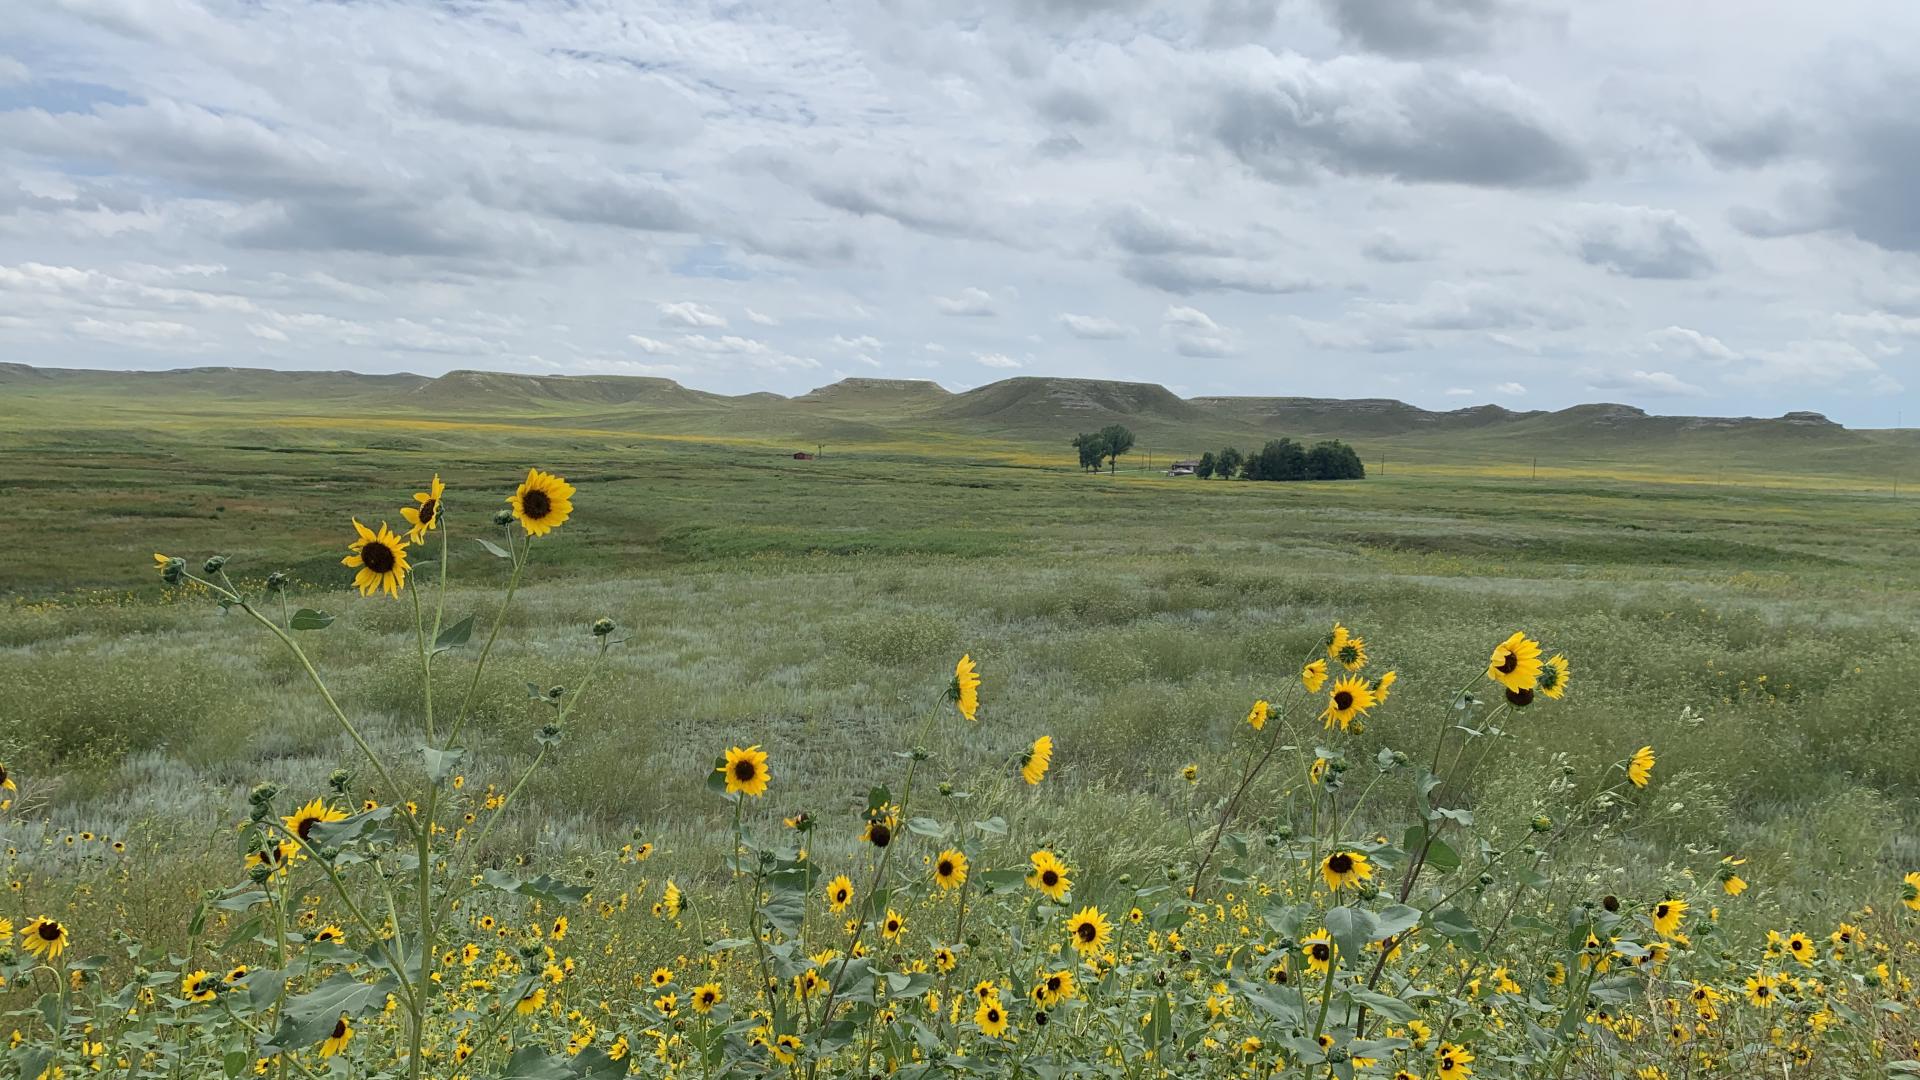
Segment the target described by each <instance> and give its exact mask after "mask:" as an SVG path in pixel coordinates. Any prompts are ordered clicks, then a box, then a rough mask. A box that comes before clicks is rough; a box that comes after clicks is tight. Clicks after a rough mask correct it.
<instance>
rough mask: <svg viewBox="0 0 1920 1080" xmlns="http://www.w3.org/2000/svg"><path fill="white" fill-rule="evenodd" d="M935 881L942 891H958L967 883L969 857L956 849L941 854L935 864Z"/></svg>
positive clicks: (949, 849)
mask: <svg viewBox="0 0 1920 1080" xmlns="http://www.w3.org/2000/svg"><path fill="white" fill-rule="evenodd" d="M933 880H934V882H935V884H937V885H939V886H940V889H941V891H943V892H944V891H946V890H949V889H957V888H959V887H960V886H962V885H965V884H966V883H967V856H966V853H965V852H963V851H960V850H958V849H956V848H948V849H947V850H945V851H943V852H941V853H940V857H939V858H938V859H935V860H934V862H933Z"/></svg>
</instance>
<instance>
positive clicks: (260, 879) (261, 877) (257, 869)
mask: <svg viewBox="0 0 1920 1080" xmlns="http://www.w3.org/2000/svg"><path fill="white" fill-rule="evenodd" d="M272 876H273V867H271V866H264V865H259V866H252V867H249V868H248V869H247V877H248V879H249V880H251V881H252V882H253V883H254V884H255V885H265V884H266V883H267V879H268V878H270V877H272Z"/></svg>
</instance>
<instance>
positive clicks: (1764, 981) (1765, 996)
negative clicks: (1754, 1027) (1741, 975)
mask: <svg viewBox="0 0 1920 1080" xmlns="http://www.w3.org/2000/svg"><path fill="white" fill-rule="evenodd" d="M1779 985H1780V976H1778V975H1772V974H1769V973H1767V972H1765V971H1759V972H1755V973H1754V974H1752V975H1749V976H1747V1003H1748V1004H1750V1005H1752V1006H1753V1007H1754V1008H1756V1009H1771V1008H1773V1002H1774V999H1775V998H1777V997H1778V996H1779V994H1778V993H1777V992H1776V988H1777V987H1778V986H1779Z"/></svg>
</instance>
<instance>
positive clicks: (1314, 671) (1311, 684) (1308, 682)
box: [1300, 660, 1327, 694]
mask: <svg viewBox="0 0 1920 1080" xmlns="http://www.w3.org/2000/svg"><path fill="white" fill-rule="evenodd" d="M1326 681H1327V662H1326V661H1325V660H1315V661H1314V662H1313V663H1311V664H1308V665H1307V666H1306V667H1303V668H1301V669H1300V685H1301V686H1304V687H1306V688H1307V693H1309V694H1317V693H1319V692H1320V687H1321V686H1323V685H1325V684H1326Z"/></svg>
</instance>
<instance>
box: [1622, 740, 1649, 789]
mask: <svg viewBox="0 0 1920 1080" xmlns="http://www.w3.org/2000/svg"><path fill="white" fill-rule="evenodd" d="M1653 764H1654V757H1653V747H1651V746H1643V747H1641V748H1640V749H1638V750H1635V751H1634V752H1633V760H1632V761H1630V762H1628V763H1627V779H1629V780H1631V781H1633V786H1634V787H1646V786H1647V781H1649V780H1652V779H1653Z"/></svg>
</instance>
